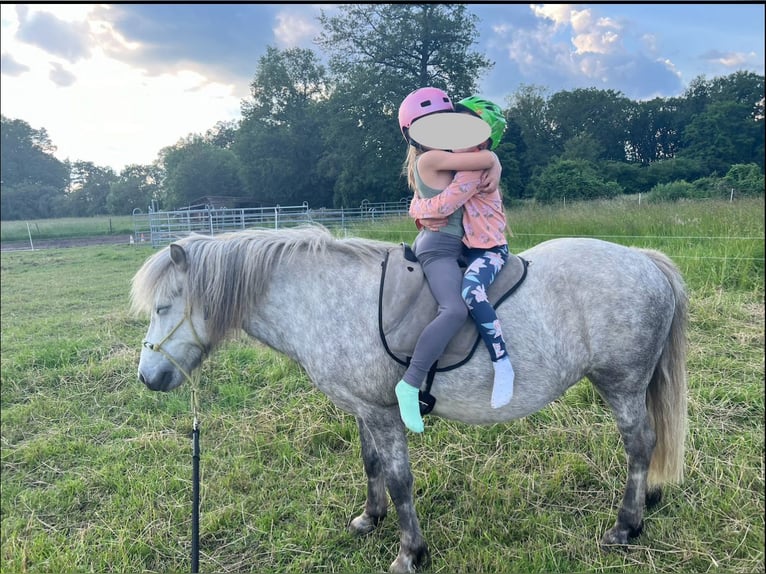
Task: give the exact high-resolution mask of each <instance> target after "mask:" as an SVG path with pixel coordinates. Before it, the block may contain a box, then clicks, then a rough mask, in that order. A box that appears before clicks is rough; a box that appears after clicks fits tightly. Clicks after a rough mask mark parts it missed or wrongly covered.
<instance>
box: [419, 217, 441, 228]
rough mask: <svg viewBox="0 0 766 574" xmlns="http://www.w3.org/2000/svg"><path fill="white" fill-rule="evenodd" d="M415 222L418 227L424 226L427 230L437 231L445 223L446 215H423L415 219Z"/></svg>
mask: <svg viewBox="0 0 766 574" xmlns="http://www.w3.org/2000/svg"><path fill="white" fill-rule="evenodd" d="M415 223H416V224H417V226H418V229H422V228H424V227H425V228H426V229H428V230H429V231H439V229H441V228H442V227H444V226H445V225H447V218H446V217H425V218H423V219H417V220H416V221H415Z"/></svg>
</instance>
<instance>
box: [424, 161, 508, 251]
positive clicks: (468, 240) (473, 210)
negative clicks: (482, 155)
mask: <svg viewBox="0 0 766 574" xmlns="http://www.w3.org/2000/svg"><path fill="white" fill-rule="evenodd" d="M482 173H483V172H481V171H458V172H456V173H455V177H454V178H453V179H452V183H451V184H450V185H449V186H447V187H446V188H445V189H444V191H442V192H441V193H440V194H439V195H435V196H434V197H429V198H421V197H418V195H417V194H415V197H414V198H413V199H412V203H410V215H411V216H412V217H414V218H415V219H416V220H417V219H427V218H433V217H447V216H448V215H450V214H451V213H452V212H453V211H455V210H456V209H458V208H459V207H461V206H462V207H463V230H464V233H463V243H465V244H466V245H467V246H468V247H475V248H489V247H496V246H498V245H507V244H508V240H507V239H506V238H505V228H506V219H505V211H504V210H503V199H502V197H501V196H500V190H499V189H498V188H495V189H494V190H492V191H489V192H484V193H480V192H479V191H478V186H479V183H480V181H481V175H482Z"/></svg>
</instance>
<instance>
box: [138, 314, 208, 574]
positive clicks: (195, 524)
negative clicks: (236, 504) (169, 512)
mask: <svg viewBox="0 0 766 574" xmlns="http://www.w3.org/2000/svg"><path fill="white" fill-rule="evenodd" d="M187 319H188V321H189V324H190V325H191V329H192V335H194V341H195V343H196V344H197V346H198V347H199V348H200V349H201V350H202V353H203V355H204V354H207V350H206V347H205V345H204V344H203V343H202V341H201V340H200V338H199V335H198V334H197V330H196V329H195V328H194V322H193V321H192V320H191V309H190V308H187V309H186V311H185V312H184V316H183V319H181V321H179V322H178V324H177V325H176V326H175V327H173V329H171V331H170V332H169V333H168V334H167V335H165V337H163V339H162V340H161V341H160V342H159V343H157V344H154V343H150V342H149V341H144V342H143V345H144V347H146V348H147V349H149V350H151V351H154V352H156V353H161V354H162V355H163V356H164V357H165V358H166V359H167V360H168V361H170V362H171V363H172V364H173V366H174V367H175V368H176V369H178V370H179V371H180V372H181V373H182V374H183V376H184V378H186V380H187V381H189V386H190V387H191V411H192V516H191V521H192V525H191V530H192V532H191V572H192V574H197V573H198V572H199V483H200V480H199V453H200V448H199V429H200V424H199V416H198V414H199V397H198V394H199V391H198V385H197V383H198V382H199V371H197V372H194V373H191V374H190V373H188V372H187V371H186V369H184V368H183V367H182V366H181V365H180V364H179V363H178V361H176V360H175V359H174V358H173V356H172V355H171V354H170V353H168V352H166V351H165V350H164V349H163V348H162V345H163V344H164V343H165V342H166V341H168V340H169V339H170V337H172V336H173V334H174V333H175V332H176V331H177V330H178V328H179V327H180V326H181V325H183V323H184V322H185V321H186V320H187Z"/></svg>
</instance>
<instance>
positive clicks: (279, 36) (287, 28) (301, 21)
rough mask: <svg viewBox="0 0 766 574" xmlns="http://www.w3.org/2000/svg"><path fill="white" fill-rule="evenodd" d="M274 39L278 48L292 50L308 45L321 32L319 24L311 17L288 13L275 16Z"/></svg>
mask: <svg viewBox="0 0 766 574" xmlns="http://www.w3.org/2000/svg"><path fill="white" fill-rule="evenodd" d="M276 20H277V24H276V26H274V28H273V31H274V38H275V39H276V42H277V47H279V48H294V47H297V46H305V45H306V44H310V42H311V40H313V39H314V38H315V37H316V36H317V35H319V32H320V31H321V29H320V26H319V22H317V20H316V18H314V17H313V16H309V15H306V14H297V13H290V12H279V13H278V14H277V15H276Z"/></svg>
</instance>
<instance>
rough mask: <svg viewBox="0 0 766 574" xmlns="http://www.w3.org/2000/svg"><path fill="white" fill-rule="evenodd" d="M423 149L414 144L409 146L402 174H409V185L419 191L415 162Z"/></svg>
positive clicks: (413, 189)
mask: <svg viewBox="0 0 766 574" xmlns="http://www.w3.org/2000/svg"><path fill="white" fill-rule="evenodd" d="M423 151H424V150H423V149H421V148H418V147H415V146H414V145H410V146H407V157H406V158H405V159H404V165H403V166H402V174H403V175H405V176H407V185H409V186H410V189H411V190H412V191H414V192H417V191H418V186H417V183H415V162H417V160H418V157H419V156H420V154H422V153H423Z"/></svg>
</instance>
